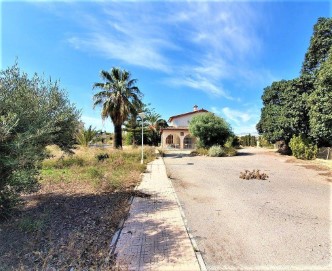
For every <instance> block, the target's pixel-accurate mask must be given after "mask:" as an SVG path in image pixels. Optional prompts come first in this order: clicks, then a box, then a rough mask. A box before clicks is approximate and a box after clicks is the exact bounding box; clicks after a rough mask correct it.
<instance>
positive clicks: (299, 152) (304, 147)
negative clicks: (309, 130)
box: [289, 135, 317, 160]
mask: <svg viewBox="0 0 332 271" xmlns="http://www.w3.org/2000/svg"><path fill="white" fill-rule="evenodd" d="M289 147H290V148H291V150H292V153H293V155H294V156H295V157H296V158H298V159H305V160H312V159H316V156H317V145H314V144H312V143H311V142H310V140H309V139H308V138H306V137H304V136H303V135H299V136H295V135H294V136H293V137H292V139H291V140H290V142H289Z"/></svg>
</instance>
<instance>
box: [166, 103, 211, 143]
mask: <svg viewBox="0 0 332 271" xmlns="http://www.w3.org/2000/svg"><path fill="white" fill-rule="evenodd" d="M207 112H208V111H207V110H205V109H203V108H202V109H198V106H197V105H195V106H194V108H193V111H191V112H187V113H183V114H180V115H176V116H172V117H170V118H169V120H168V123H169V127H167V128H164V129H162V131H161V147H162V148H164V149H195V147H196V140H197V139H196V138H195V137H194V136H192V135H191V134H190V132H189V129H188V126H189V122H190V120H191V119H192V117H193V116H197V115H199V114H204V113H207Z"/></svg>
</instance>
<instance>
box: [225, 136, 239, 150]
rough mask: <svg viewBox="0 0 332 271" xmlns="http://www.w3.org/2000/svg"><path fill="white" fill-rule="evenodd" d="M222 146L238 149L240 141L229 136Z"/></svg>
mask: <svg viewBox="0 0 332 271" xmlns="http://www.w3.org/2000/svg"><path fill="white" fill-rule="evenodd" d="M224 146H225V147H227V148H231V147H234V148H238V147H240V139H239V138H238V137H237V136H230V137H229V138H228V139H227V141H226V143H225V145H224Z"/></svg>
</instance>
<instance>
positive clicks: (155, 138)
mask: <svg viewBox="0 0 332 271" xmlns="http://www.w3.org/2000/svg"><path fill="white" fill-rule="evenodd" d="M160 117H161V115H159V114H158V113H156V112H154V110H153V109H152V110H150V111H149V112H148V113H147V116H146V121H147V122H148V124H149V129H150V131H151V133H152V138H151V141H152V144H153V145H154V146H157V145H158V143H159V141H160V136H161V129H162V128H165V127H167V126H168V125H167V122H166V121H165V120H164V119H161V118H160Z"/></svg>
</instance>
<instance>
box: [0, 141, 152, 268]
mask: <svg viewBox="0 0 332 271" xmlns="http://www.w3.org/2000/svg"><path fill="white" fill-rule="evenodd" d="M47 152H48V154H49V156H50V158H49V159H46V160H44V161H43V162H42V168H41V174H40V178H39V184H40V189H39V190H38V192H35V193H32V194H24V195H22V199H23V200H24V201H25V204H24V205H22V206H21V208H20V209H16V211H15V212H13V213H12V217H11V218H9V219H8V220H6V221H2V222H1V223H0V231H1V234H0V266H1V268H2V269H3V270H49V269H50V268H55V270H67V269H70V268H71V267H73V268H75V269H76V270H82V269H93V270H96V269H99V270H100V269H101V270H111V268H112V259H110V257H109V252H110V251H109V250H110V248H109V245H110V242H111V240H112V236H113V234H114V232H115V231H116V229H117V227H118V225H119V223H120V221H121V219H123V218H125V216H126V214H127V211H128V207H129V199H130V197H131V196H132V195H133V193H134V191H133V188H134V187H135V185H137V184H138V183H139V182H140V179H141V176H140V174H141V173H142V172H144V171H145V168H146V165H141V164H140V154H141V152H140V149H131V148H129V149H128V150H122V151H120V150H112V149H110V148H107V149H105V148H92V147H90V148H85V147H78V148H77V149H75V150H74V154H71V155H69V154H64V153H63V152H62V151H61V149H60V148H59V147H57V146H55V145H52V146H49V147H47ZM144 154H145V157H144V158H145V162H146V163H147V162H150V161H152V160H153V159H154V158H155V154H154V149H153V148H149V147H146V148H145V149H144Z"/></svg>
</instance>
